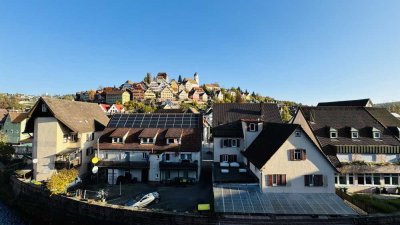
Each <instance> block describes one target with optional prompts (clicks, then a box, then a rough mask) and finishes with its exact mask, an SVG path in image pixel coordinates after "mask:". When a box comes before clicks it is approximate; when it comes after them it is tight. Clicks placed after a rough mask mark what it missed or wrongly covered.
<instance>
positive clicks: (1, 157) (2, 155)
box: [0, 141, 15, 163]
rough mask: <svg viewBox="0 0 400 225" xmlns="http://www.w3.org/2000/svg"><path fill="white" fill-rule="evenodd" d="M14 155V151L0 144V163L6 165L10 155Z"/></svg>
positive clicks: (4, 144) (10, 147)
mask: <svg viewBox="0 0 400 225" xmlns="http://www.w3.org/2000/svg"><path fill="white" fill-rule="evenodd" d="M14 153H15V149H14V148H13V147H12V146H10V145H8V144H6V143H5V142H3V141H2V142H0V161H2V162H4V163H8V162H9V161H10V160H11V158H12V155H14Z"/></svg>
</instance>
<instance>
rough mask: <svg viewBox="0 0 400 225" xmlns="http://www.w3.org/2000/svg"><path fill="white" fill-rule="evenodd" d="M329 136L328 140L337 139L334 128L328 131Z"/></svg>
mask: <svg viewBox="0 0 400 225" xmlns="http://www.w3.org/2000/svg"><path fill="white" fill-rule="evenodd" d="M329 136H330V138H337V137H338V132H337V130H336V129H335V128H333V127H331V128H330V129H329Z"/></svg>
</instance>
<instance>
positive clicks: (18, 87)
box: [0, 0, 400, 104]
mask: <svg viewBox="0 0 400 225" xmlns="http://www.w3.org/2000/svg"><path fill="white" fill-rule="evenodd" d="M161 71H162V72H167V73H168V74H169V75H170V76H172V77H176V78H177V76H178V75H179V74H181V75H182V76H184V77H185V76H187V77H191V76H192V75H193V73H194V72H198V73H199V76H200V80H201V82H202V83H203V82H219V83H220V84H221V85H222V86H225V87H231V86H235V87H236V86H240V87H241V88H242V89H248V90H249V91H253V90H254V91H255V92H258V93H260V94H262V95H267V96H271V97H274V98H277V99H282V100H293V101H297V102H302V103H305V104H316V103H317V102H319V101H330V100H344V99H355V98H365V97H370V98H371V99H372V100H373V101H374V102H384V101H394V100H400V90H399V89H400V88H399V87H400V1H398V0H394V1H387V0H384V1H380V0H375V1H368V0H363V1H350V0H341V1H340V0H335V1H328V0H323V1H321V0H314V1H297V0H290V1H268V0H261V1H251V0H239V1H232V0H228V1H220V0H211V1H205V0H199V1H189V0H180V1H172V0H168V1H151V0H143V1H139V0H127V1H122V0H118V1H111V0H110V1H100V0H96V1H87V0H85V1H82V0H77V1H72V0H68V1H67V0H65V1H58V0H49V1H16V0H9V1H5V0H2V1H0V81H1V86H0V92H10V93H15V92H19V93H28V94H42V93H46V92H48V93H50V94H66V93H75V92H76V91H80V90H86V89H91V88H97V87H98V86H99V85H102V86H113V85H120V84H121V83H123V82H124V81H126V80H127V79H130V80H133V81H139V80H142V79H143V77H144V76H145V75H146V72H151V73H152V74H153V75H154V74H156V73H157V72H161Z"/></svg>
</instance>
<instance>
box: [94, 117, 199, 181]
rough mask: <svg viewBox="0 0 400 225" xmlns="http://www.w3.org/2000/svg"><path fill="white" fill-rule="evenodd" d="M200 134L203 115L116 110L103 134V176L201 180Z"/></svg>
mask: <svg viewBox="0 0 400 225" xmlns="http://www.w3.org/2000/svg"><path fill="white" fill-rule="evenodd" d="M139 121H140V122H139ZM188 121H191V122H190V124H187V122H188ZM201 138H202V118H201V115H197V114H190V113H185V114H183V113H176V114H172V113H169V114H164V113H152V114H140V113H137V114H115V115H114V116H113V117H112V118H111V121H110V123H109V126H108V127H107V128H106V129H105V130H104V132H103V135H102V136H101V138H100V143H99V153H100V154H99V157H100V163H99V165H98V166H99V168H100V176H101V177H103V178H105V179H106V180H107V181H108V183H109V184H116V183H117V182H118V179H123V180H136V181H141V182H147V181H150V182H171V181H172V180H174V179H177V178H181V179H186V180H192V181H198V179H199V177H200V168H201V157H200V152H201Z"/></svg>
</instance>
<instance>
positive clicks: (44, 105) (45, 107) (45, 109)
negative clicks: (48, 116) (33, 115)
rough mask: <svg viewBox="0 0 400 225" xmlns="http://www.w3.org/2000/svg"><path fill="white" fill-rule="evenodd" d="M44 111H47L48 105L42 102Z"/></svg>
mask: <svg viewBox="0 0 400 225" xmlns="http://www.w3.org/2000/svg"><path fill="white" fill-rule="evenodd" d="M42 112H47V106H46V104H42Z"/></svg>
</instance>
